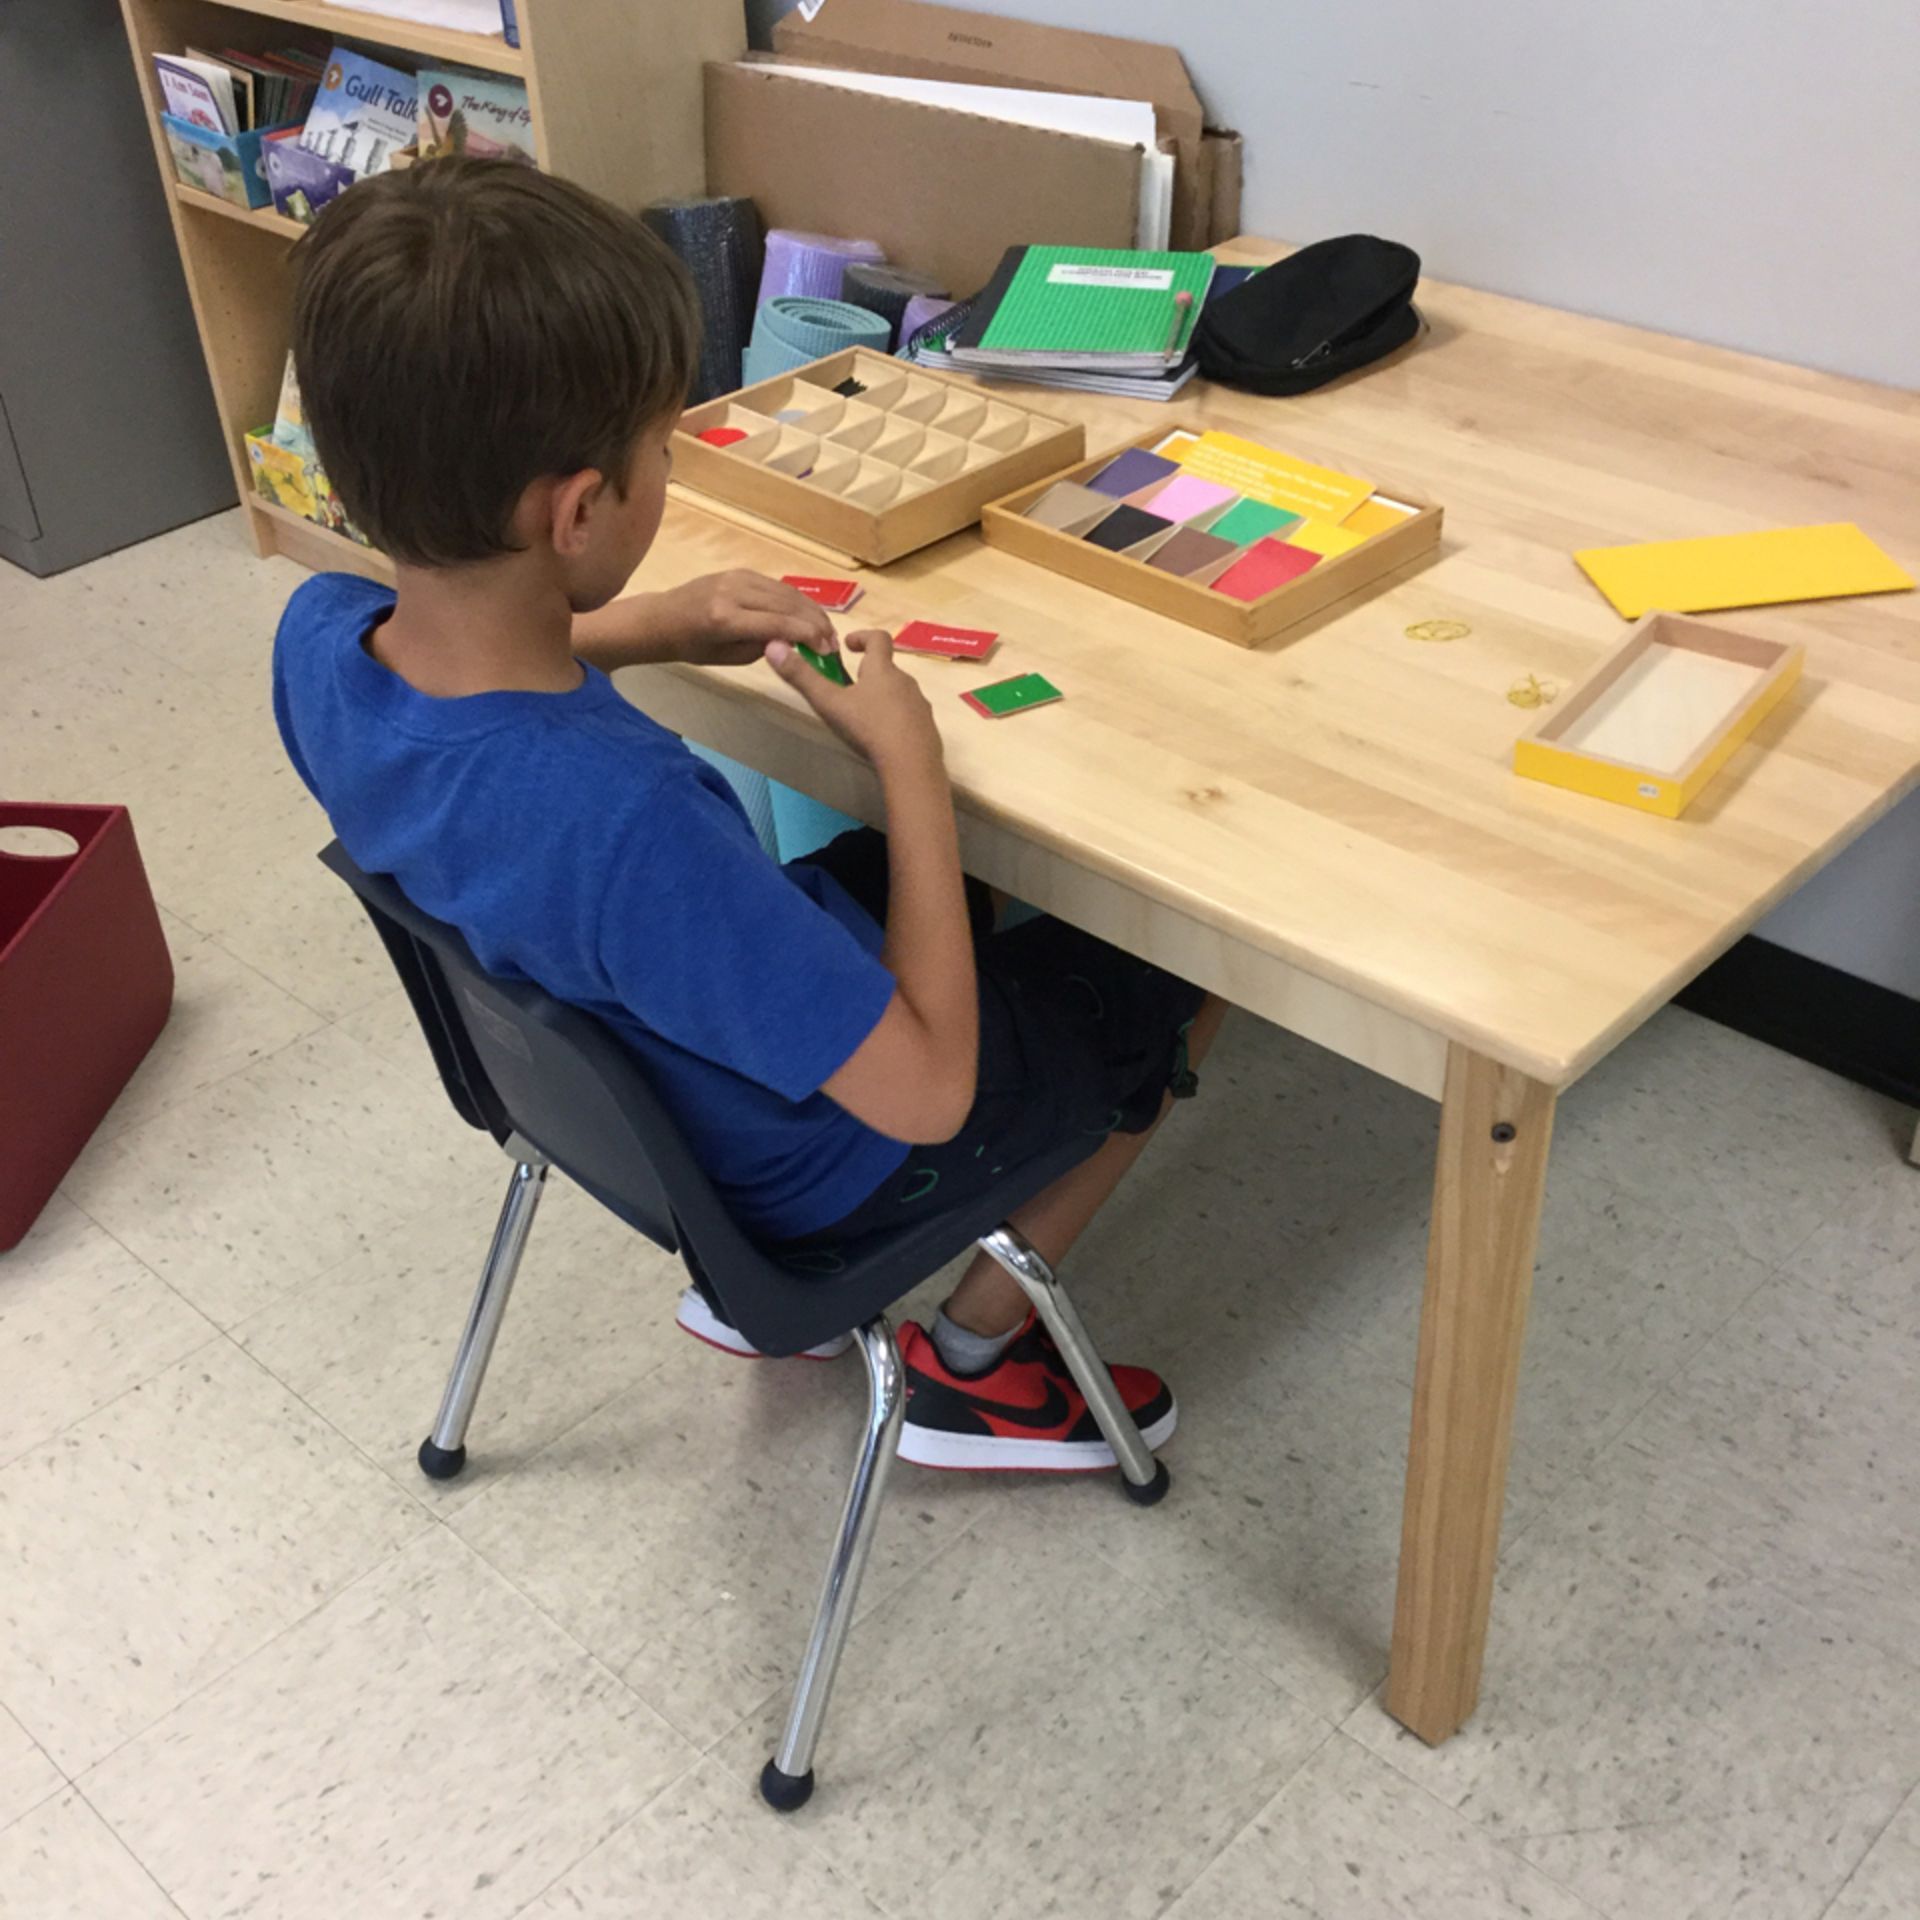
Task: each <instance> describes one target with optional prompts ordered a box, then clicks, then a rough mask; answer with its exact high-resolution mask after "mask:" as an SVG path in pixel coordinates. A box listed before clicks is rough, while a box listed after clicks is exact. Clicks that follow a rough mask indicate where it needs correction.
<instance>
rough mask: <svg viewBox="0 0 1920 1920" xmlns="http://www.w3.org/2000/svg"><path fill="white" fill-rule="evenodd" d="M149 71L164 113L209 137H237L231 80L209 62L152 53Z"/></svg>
mask: <svg viewBox="0 0 1920 1920" xmlns="http://www.w3.org/2000/svg"><path fill="white" fill-rule="evenodd" d="M153 70H154V73H155V74H156V75H157V76H158V78H159V81H160V95H161V98H162V99H163V100H165V102H166V109H167V111H168V112H169V113H170V114H172V115H173V117H174V118H175V119H176V120H184V121H185V122H186V123H187V124H188V126H190V127H204V128H205V129H206V130H207V131H208V132H209V133H239V132H241V131H243V129H242V128H241V125H240V115H239V108H238V107H237V105H236V104H235V101H234V97H233V76H232V75H231V74H230V73H228V71H227V70H226V68H225V67H221V66H216V65H214V63H213V62H212V61H210V60H189V59H188V58H187V57H186V55H185V54H179V53H156V54H155V55H154V56H153Z"/></svg>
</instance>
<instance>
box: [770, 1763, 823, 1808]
mask: <svg viewBox="0 0 1920 1920" xmlns="http://www.w3.org/2000/svg"><path fill="white" fill-rule="evenodd" d="M760 1798H761V1799H762V1800H764V1801H765V1802H766V1803H767V1805H768V1806H770V1807H771V1808H772V1809H773V1810H774V1812H775V1813H797V1812H798V1811H799V1810H800V1809H801V1808H802V1807H804V1806H805V1805H806V1804H807V1802H808V1801H809V1800H811V1799H812V1798H813V1769H812V1768H811V1767H809V1768H808V1769H807V1770H806V1772H805V1773H782V1772H781V1771H780V1769H779V1768H778V1767H776V1766H775V1765H774V1764H773V1762H772V1761H771V1760H769V1761H768V1762H767V1764H766V1765H765V1766H764V1767H762V1768H761V1769H760Z"/></svg>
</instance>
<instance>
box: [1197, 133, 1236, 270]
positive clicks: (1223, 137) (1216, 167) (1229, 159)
mask: <svg viewBox="0 0 1920 1920" xmlns="http://www.w3.org/2000/svg"><path fill="white" fill-rule="evenodd" d="M1203 148H1204V151H1205V153H1206V156H1207V168H1208V172H1209V176H1210V179H1209V191H1210V192H1211V194H1212V196H1213V198H1212V207H1211V211H1210V214H1209V217H1208V221H1207V240H1206V244H1207V245H1208V246H1210V247H1222V246H1225V245H1226V243H1227V242H1228V241H1229V240H1237V239H1239V237H1240V178H1241V163H1242V159H1243V154H1242V150H1241V141H1240V136H1239V135H1238V134H1237V133H1234V132H1231V131H1230V130H1228V129H1227V128H1225V127H1209V128H1208V129H1207V132H1206V138H1205V141H1204V142H1203Z"/></svg>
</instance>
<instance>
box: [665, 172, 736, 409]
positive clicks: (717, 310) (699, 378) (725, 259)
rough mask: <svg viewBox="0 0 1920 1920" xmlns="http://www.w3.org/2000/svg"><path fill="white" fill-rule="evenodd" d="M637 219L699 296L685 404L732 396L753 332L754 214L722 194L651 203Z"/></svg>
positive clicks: (730, 197)
mask: <svg viewBox="0 0 1920 1920" xmlns="http://www.w3.org/2000/svg"><path fill="white" fill-rule="evenodd" d="M640 217H641V219H643V220H644V221H645V222H646V223H647V225H648V226H650V227H651V228H652V229H653V230H654V232H655V233H657V234H658V235H659V236H660V238H661V239H662V240H664V241H665V242H666V243H667V245H668V246H670V247H671V248H672V249H673V250H674V252H675V253H677V254H678V255H679V256H680V258H681V259H682V260H683V261H685V262H686V267H687V271H688V272H689V273H690V274H692V275H693V284H694V286H695V288H696V289H697V290H698V292H699V295H700V325H701V334H700V365H699V368H698V370H697V371H696V372H695V374H694V382H693V392H692V393H691V395H690V396H689V398H690V400H691V401H692V403H693V404H694V405H696V406H697V405H698V404H699V403H700V402H701V401H702V400H711V399H712V398H713V397H714V396H715V395H716V394H721V393H732V392H734V391H735V390H736V389H737V388H738V387H739V385H740V384H741V382H740V357H741V355H742V354H743V353H745V352H746V348H747V341H748V339H749V338H750V336H751V335H752V332H753V302H754V288H755V286H756V285H757V284H758V282H759V279H760V268H761V254H762V251H763V249H762V245H761V240H760V215H759V213H758V212H757V211H756V209H755V207H754V204H753V202H752V201H751V200H743V199H739V198H736V197H733V196H731V195H727V196H721V197H719V198H715V199H707V200H656V201H654V202H653V204H652V205H651V206H649V207H646V208H644V209H643V210H642V212H641V215H640Z"/></svg>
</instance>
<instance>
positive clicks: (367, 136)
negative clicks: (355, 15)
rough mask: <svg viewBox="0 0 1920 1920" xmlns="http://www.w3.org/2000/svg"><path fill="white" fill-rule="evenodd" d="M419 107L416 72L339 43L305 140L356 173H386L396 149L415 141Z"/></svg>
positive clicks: (329, 60) (316, 98)
mask: <svg viewBox="0 0 1920 1920" xmlns="http://www.w3.org/2000/svg"><path fill="white" fill-rule="evenodd" d="M418 113H419V99H418V93H417V90H416V85H415V81H414V77H413V75H412V74H410V73H402V72H401V71H400V69H399V68H398V67H389V66H384V65H382V63H381V62H380V61H378V60H370V59H368V58H367V56H366V55H365V54H364V53H355V52H353V51H352V50H351V49H350V48H347V47H341V46H336V47H335V48H334V49H333V51H332V52H331V53H330V54H329V55H328V56H327V68H326V73H325V75H324V76H323V77H322V79H321V82H320V91H319V92H318V93H317V94H316V95H315V96H314V102H313V109H312V111H311V112H310V113H309V114H308V115H307V124H306V128H305V130H304V131H303V132H302V134H301V135H300V144H301V146H302V147H304V148H305V149H306V150H307V152H309V153H311V154H314V155H316V156H317V157H318V158H319V159H322V160H326V161H330V162H331V163H332V164H333V165H334V166H336V167H343V168H345V169H346V171H347V173H348V175H349V176H350V177H351V178H353V179H356V180H359V179H364V178H365V177H366V176H367V175H368V174H372V173H384V172H385V171H386V168H387V163H388V161H389V160H390V159H391V157H392V156H393V154H394V153H395V152H397V151H398V150H399V149H400V148H401V147H406V146H411V145H412V144H413V136H414V122H415V119H416V117H417V116H418ZM327 197H328V198H329V199H331V198H332V195H331V194H329V195H328V196H327ZM309 198H310V199H311V195H309ZM276 204H277V200H276ZM313 204H314V205H316V206H317V205H319V204H320V203H319V202H318V201H314V202H313Z"/></svg>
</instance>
